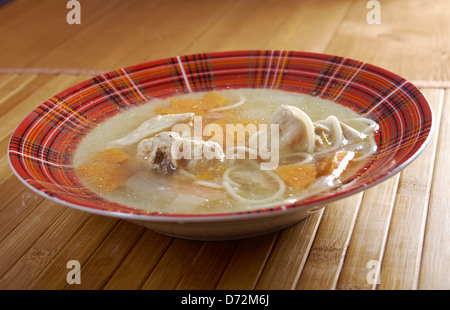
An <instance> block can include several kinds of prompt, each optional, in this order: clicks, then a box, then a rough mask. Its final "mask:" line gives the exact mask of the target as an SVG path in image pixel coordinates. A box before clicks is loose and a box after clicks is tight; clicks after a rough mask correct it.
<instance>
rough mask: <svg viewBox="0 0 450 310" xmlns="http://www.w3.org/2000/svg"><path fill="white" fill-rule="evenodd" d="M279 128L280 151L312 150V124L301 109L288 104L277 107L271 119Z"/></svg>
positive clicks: (309, 151) (310, 151)
mask: <svg viewBox="0 0 450 310" xmlns="http://www.w3.org/2000/svg"><path fill="white" fill-rule="evenodd" d="M271 123H272V124H278V125H279V129H280V136H279V137H280V138H279V139H280V140H279V141H280V151H282V150H283V149H289V150H291V151H296V152H307V153H313V152H314V145H315V143H314V125H313V122H312V121H311V119H310V118H309V116H308V115H307V114H306V113H305V112H303V111H302V110H301V109H299V108H297V107H293V106H289V105H283V106H281V107H280V108H278V109H277V110H276V111H275V112H274V114H273V115H272V119H271Z"/></svg>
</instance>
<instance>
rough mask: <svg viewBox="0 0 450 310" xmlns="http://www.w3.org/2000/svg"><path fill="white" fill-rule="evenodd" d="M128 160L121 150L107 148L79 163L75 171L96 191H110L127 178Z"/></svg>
mask: <svg viewBox="0 0 450 310" xmlns="http://www.w3.org/2000/svg"><path fill="white" fill-rule="evenodd" d="M128 162H129V157H128V155H127V154H126V153H124V152H123V151H122V150H120V149H109V150H106V151H103V152H100V153H97V154H95V155H94V156H93V158H92V162H89V163H85V164H81V165H80V166H78V167H77V169H76V172H77V173H78V175H79V176H80V178H81V179H84V180H85V181H86V182H87V183H89V184H90V185H92V186H93V187H94V188H96V189H97V190H98V191H100V192H111V191H113V190H115V189H116V188H118V187H119V186H121V185H122V184H123V183H125V181H126V180H127V179H128V167H127V163H128Z"/></svg>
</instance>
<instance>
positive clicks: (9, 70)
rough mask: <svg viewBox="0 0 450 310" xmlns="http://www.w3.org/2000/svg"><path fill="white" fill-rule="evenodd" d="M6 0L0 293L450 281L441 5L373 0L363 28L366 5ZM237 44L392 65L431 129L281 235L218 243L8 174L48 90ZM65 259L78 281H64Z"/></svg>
mask: <svg viewBox="0 0 450 310" xmlns="http://www.w3.org/2000/svg"><path fill="white" fill-rule="evenodd" d="M5 2H8V1H0V4H3V6H2V7H0V44H1V49H0V124H1V125H0V147H1V150H2V151H1V153H0V184H1V186H0V199H1V202H0V289H20V290H23V289H44V290H50V289H56V290H76V289H88V290H99V289H133V290H134V289H145V290H147V289H167V290H182V289H187V290H191V289H192V290H194V289H205V290H206V289H212V290H214V289H216V290H219V289H236V290H240V289H249V290H272V289H275V290H291V289H293V290H299V289H322V290H323V289H326V290H328V289H331V290H334V289H337V290H341V289H344V290H346V289H358V290H366V289H368V290H373V289H382V290H383V289H387V290H391V289H396V290H397V289H406V290H416V289H420V290H421V289H427V290H428V289H450V225H449V223H450V208H449V207H450V190H449V185H450V174H449V172H448V171H449V168H450V156H448V152H450V118H449V116H450V115H449V110H450V92H449V91H448V88H449V87H450V83H449V74H450V67H449V64H450V60H449V58H450V33H449V30H450V18H449V17H450V2H449V1H447V0H438V1H425V0H408V1H407V0H403V1H400V0H390V1H385V0H381V1H379V2H380V4H381V6H380V14H381V19H380V23H379V24H370V23H368V21H367V20H368V14H369V13H370V14H369V17H373V15H371V14H372V13H373V12H374V11H371V10H373V9H374V8H375V7H372V8H370V6H369V8H367V7H366V5H367V4H368V3H369V2H370V1H365V0H358V1H356V0H354V1H352V0H339V1H337V0H322V1H299V0H286V1H276V0H240V1H231V0H222V1H206V0H205V1H201V0H193V1H186V0H177V1H172V0H170V1H157V0H156V1H141V0H127V1H119V0H89V1H83V0H81V1H80V3H81V11H80V12H81V24H68V23H67V19H66V17H67V15H68V13H69V12H70V10H71V9H70V8H69V9H68V8H66V3H67V2H66V1H61V0H42V1H33V0H13V1H11V2H9V3H6V4H4V3H5ZM375 2H376V1H375ZM371 12H372V13H371ZM369 20H370V18H369ZM243 49H282V50H299V51H310V52H323V53H328V54H334V55H339V56H345V57H349V58H353V59H357V60H361V61H365V62H368V63H371V64H374V65H378V66H380V67H383V68H386V69H388V70H390V71H393V72H395V73H397V74H399V75H400V76H403V77H405V78H406V79H408V80H410V81H413V82H414V83H416V85H417V86H419V87H420V88H421V90H422V91H423V93H424V94H425V95H426V96H427V97H428V99H429V101H430V103H431V105H432V107H433V110H434V113H435V119H436V126H435V132H434V134H433V139H432V141H431V143H430V144H429V145H428V147H427V148H426V149H425V151H424V152H423V153H422V155H420V156H419V157H418V158H417V160H415V161H414V162H413V163H412V164H411V165H410V166H408V167H407V168H406V169H405V170H403V171H402V172H401V173H399V174H397V175H395V176H394V177H392V178H390V179H389V180H387V181H385V182H383V183H381V184H379V185H377V186H375V187H373V188H371V189H369V190H367V191H365V192H363V193H360V194H356V195H354V196H351V197H348V198H346V199H343V200H341V201H337V202H335V203H331V204H329V205H328V206H327V207H326V208H325V209H322V210H321V211H319V212H317V213H315V214H314V215H312V216H310V217H309V218H307V219H305V220H303V221H302V222H300V223H298V224H296V225H294V226H291V227H289V228H286V229H284V230H282V231H279V232H275V233H270V234H267V235H264V236H260V237H256V238H250V239H243V240H234V241H223V242H222V241H220V242H201V241H187V240H181V239H176V238H172V237H167V236H163V235H160V234H158V233H155V232H152V231H150V230H146V229H144V228H143V227H140V226H136V225H133V224H131V223H129V222H126V221H123V220H119V219H115V218H106V217H101V216H97V215H92V214H88V213H84V212H81V211H77V210H73V209H70V208H66V207H64V206H61V205H58V204H55V203H53V202H51V201H49V200H46V199H44V198H42V197H41V196H39V195H37V194H35V193H34V192H32V191H31V190H29V189H28V188H26V187H25V186H24V185H23V184H22V183H21V182H20V181H19V180H18V179H17V178H16V176H15V175H13V172H12V170H11V168H10V167H9V163H8V159H7V156H6V149H7V144H8V141H9V138H10V135H11V133H12V131H13V130H14V129H15V127H16V126H17V125H18V124H19V122H20V121H21V120H22V119H23V118H24V117H25V116H26V115H27V114H29V113H30V112H31V111H32V110H33V109H34V108H36V107H37V106H38V105H39V104H41V103H42V102H44V101H45V100H46V99H48V98H50V97H51V96H53V95H54V94H56V93H58V92H60V91H62V90H64V89H66V88H68V87H69V86H71V85H74V84H76V83H78V82H81V81H84V80H86V79H88V78H90V77H93V76H95V75H97V74H98V73H100V72H105V71H109V70H114V69H118V68H121V67H125V66H129V65H133V64H137V63H141V62H145V61H149V60H156V59H161V58H167V57H172V56H176V55H184V54H191V53H197V52H205V51H211V52H212V51H224V50H243ZM71 260H77V261H78V262H79V263H80V267H81V274H80V276H81V277H80V279H81V284H77V283H72V284H70V283H68V281H67V275H68V273H69V272H70V271H71V270H72V269H71V268H72V266H71V265H69V266H68V262H69V261H71ZM377 275H378V276H377Z"/></svg>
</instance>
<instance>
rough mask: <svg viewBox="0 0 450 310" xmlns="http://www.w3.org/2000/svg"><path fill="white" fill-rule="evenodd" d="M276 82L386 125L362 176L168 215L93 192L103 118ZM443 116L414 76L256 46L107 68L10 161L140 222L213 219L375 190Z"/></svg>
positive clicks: (35, 124)
mask: <svg viewBox="0 0 450 310" xmlns="http://www.w3.org/2000/svg"><path fill="white" fill-rule="evenodd" d="M227 88H271V89H279V90H285V91H291V92H299V93H305V94H309V95H311V96H318V97H320V98H324V99H329V100H333V101H335V102H337V103H339V104H341V105H344V106H346V107H349V108H351V109H352V110H354V111H356V112H358V113H360V114H361V115H363V116H365V117H368V118H370V119H373V120H375V121H376V122H377V123H378V124H379V125H380V130H379V133H378V134H377V137H376V140H377V144H378V151H377V153H376V154H375V155H374V159H373V161H371V163H370V165H368V166H367V167H366V169H365V170H364V171H363V172H361V173H360V175H359V176H358V177H357V178H356V179H355V180H354V181H352V182H350V183H348V184H345V185H343V186H341V187H339V188H337V189H335V190H333V191H330V192H327V193H324V194H322V195H319V196H314V197H311V198H309V199H307V200H303V201H299V202H297V203H294V204H290V205H283V206H280V205H277V206H271V207H267V208H265V209H261V210H256V211H250V212H241V213H221V214H205V215H192V214H160V213H155V212H148V211H143V210H137V209H133V208H129V207H127V206H124V205H120V204H117V203H113V202H109V201H106V200H104V199H102V198H101V197H99V196H97V195H96V194H94V193H92V192H91V191H89V190H88V189H87V188H85V187H84V186H83V185H82V184H81V183H80V181H79V180H78V178H77V177H76V175H75V173H74V168H73V166H72V155H73V153H74V150H75V149H76V147H77V144H78V143H79V142H80V140H81V139H82V138H83V137H84V136H85V135H86V134H87V133H88V132H89V130H91V129H92V128H94V127H95V126H96V125H97V124H98V123H100V122H102V121H103V120H105V119H107V118H109V117H111V116H113V115H115V114H117V113H118V112H120V110H121V109H122V108H125V107H129V106H136V105H140V104H143V103H146V102H147V101H148V100H150V99H152V98H166V97H170V96H173V95H176V94H180V93H188V92H196V91H212V90H220V89H227ZM432 120H433V113H432V110H431V107H430V105H429V104H428V102H427V100H426V98H425V97H424V95H423V94H422V93H421V92H420V91H419V90H418V89H417V88H416V87H415V86H414V85H413V84H411V83H410V82H408V81H407V80H405V79H404V78H402V77H400V76H398V75H396V74H394V73H392V72H389V71H387V70H385V69H382V68H379V67H377V66H374V65H371V64H367V63H365V62H361V61H357V60H353V59H349V58H345V57H339V56H332V55H326V54H317V53H309V52H298V51H277V50H254V51H251V50H249V51H229V52H214V53H203V54H194V55H185V56H177V57H172V58H167V59H162V60H156V61H150V62H147V63H142V64H139V65H134V66H130V67H125V68H121V69H118V70H115V71H111V72H108V73H104V74H101V75H99V76H96V77H94V78H92V79H89V80H87V81H84V82H82V83H80V84H78V85H75V86H73V87H71V88H69V89H67V90H64V91H62V92H61V93H59V94H57V95H55V96H53V97H52V98H50V99H48V100H47V101H45V102H44V103H42V104H41V105H39V106H38V107H37V108H36V109H35V110H34V111H32V112H31V113H30V114H29V115H28V116H27V117H26V118H25V119H24V120H23V121H22V122H21V123H20V124H19V125H18V127H17V128H16V130H15V131H14V133H13V134H12V136H11V139H10V142H9V146H8V159H9V162H10V165H11V167H12V169H13V171H14V173H15V174H16V175H17V177H18V178H19V179H20V180H21V181H22V182H23V183H24V184H25V185H27V186H28V187H29V188H31V189H32V190H34V191H35V192H37V193H39V194H41V195H43V196H44V197H46V198H48V199H51V200H53V201H56V202H58V203H60V204H63V205H66V206H69V207H73V208H76V209H80V210H83V211H88V212H91V213H97V214H102V215H108V216H114V217H120V218H128V219H139V220H144V221H145V220H158V221H159V220H162V221H164V220H169V221H170V220H174V219H178V220H179V219H182V220H189V219H194V218H195V219H197V220H199V219H212V218H223V217H226V218H229V217H230V216H234V217H236V216H237V217H238V218H239V217H242V216H244V217H245V215H256V214H261V215H262V214H265V215H270V214H273V213H274V212H275V213H276V212H286V211H287V210H295V209H299V208H307V207H310V208H311V207H313V206H317V205H323V204H325V203H328V202H331V201H333V200H336V199H340V198H343V197H346V196H349V195H352V194H355V193H357V192H360V191H362V190H365V189H367V188H368V187H370V186H373V185H375V184H377V183H379V182H381V181H383V180H386V179H387V178H389V177H391V176H392V175H394V174H395V173H397V172H399V171H400V170H402V169H403V168H405V167H406V166H407V165H408V164H409V163H411V162H412V161H413V160H414V159H415V158H416V157H417V156H418V155H419V154H420V152H421V151H422V150H423V149H424V148H425V146H426V145H427V143H428V141H429V140H430V137H431V132H432V126H433V121H432Z"/></svg>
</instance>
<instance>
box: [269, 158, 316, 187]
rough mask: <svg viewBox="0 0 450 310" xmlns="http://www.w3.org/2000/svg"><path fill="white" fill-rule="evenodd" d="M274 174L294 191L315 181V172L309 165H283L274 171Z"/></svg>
mask: <svg viewBox="0 0 450 310" xmlns="http://www.w3.org/2000/svg"><path fill="white" fill-rule="evenodd" d="M275 173H276V174H278V175H279V176H280V178H281V179H282V180H283V181H284V182H285V183H286V185H288V186H290V187H292V188H295V189H302V188H306V187H308V186H309V185H310V184H311V183H313V182H314V181H315V180H316V175H317V170H316V168H315V167H314V166H313V165H311V164H300V165H285V166H280V167H278V168H277V169H275Z"/></svg>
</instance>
